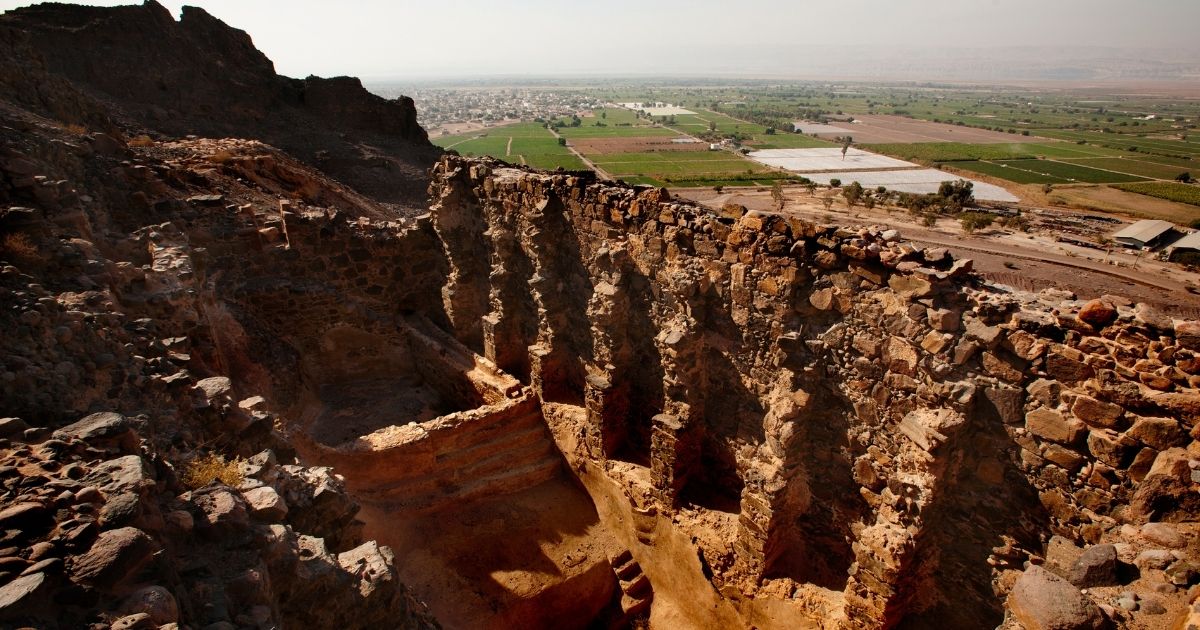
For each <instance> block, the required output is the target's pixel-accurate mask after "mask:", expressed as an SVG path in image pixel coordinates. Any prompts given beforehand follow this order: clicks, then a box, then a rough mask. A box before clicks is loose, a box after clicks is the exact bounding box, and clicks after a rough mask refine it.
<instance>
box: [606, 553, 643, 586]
mask: <svg viewBox="0 0 1200 630" xmlns="http://www.w3.org/2000/svg"><path fill="white" fill-rule="evenodd" d="M613 572H614V573H616V574H617V579H619V580H621V581H622V582H625V581H628V580H632V579H633V578H635V577H637V576H639V575H641V574H642V567H641V565H639V564H638V563H637V561H636V560H633V559H632V558H631V559H630V560H629V562H626V563H625V564H623V565H621V566H619V567H613Z"/></svg>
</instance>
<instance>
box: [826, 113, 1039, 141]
mask: <svg viewBox="0 0 1200 630" xmlns="http://www.w3.org/2000/svg"><path fill="white" fill-rule="evenodd" d="M854 120H855V121H857V122H853V123H834V126H835V127H840V128H842V129H843V131H841V132H826V133H820V134H817V135H819V136H821V137H833V136H838V135H847V134H849V135H851V136H853V137H854V142H856V143H858V144H882V143H890V142H968V143H971V142H974V143H994V144H1007V143H1011V142H1017V141H1018V140H1014V138H1013V135H1012V134H1010V133H1001V132H999V131H989V130H987V129H974V128H971V127H959V126H957V125H947V124H944V123H935V122H929V121H926V120H913V119H911V118H905V117H903V116H891V115H885V114H882V115H874V114H865V115H862V116H855V117H854Z"/></svg>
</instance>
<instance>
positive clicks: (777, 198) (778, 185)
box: [771, 179, 784, 210]
mask: <svg viewBox="0 0 1200 630" xmlns="http://www.w3.org/2000/svg"><path fill="white" fill-rule="evenodd" d="M771 201H774V202H775V209H776V210H783V202H784V199H783V182H781V181H779V180H778V179H777V180H775V183H774V184H771Z"/></svg>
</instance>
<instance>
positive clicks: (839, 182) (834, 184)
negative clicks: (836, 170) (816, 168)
mask: <svg viewBox="0 0 1200 630" xmlns="http://www.w3.org/2000/svg"><path fill="white" fill-rule="evenodd" d="M841 185H842V180H840V179H838V178H836V177H834V178H833V179H831V180H829V187H830V188H838V187H840V186H841Z"/></svg>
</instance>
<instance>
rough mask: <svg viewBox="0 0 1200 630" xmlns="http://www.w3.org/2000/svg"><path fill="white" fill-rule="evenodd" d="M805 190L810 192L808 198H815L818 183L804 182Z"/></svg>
mask: <svg viewBox="0 0 1200 630" xmlns="http://www.w3.org/2000/svg"><path fill="white" fill-rule="evenodd" d="M804 188H805V190H807V191H808V196H809V197H815V196H816V194H817V182H814V181H807V182H804Z"/></svg>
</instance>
